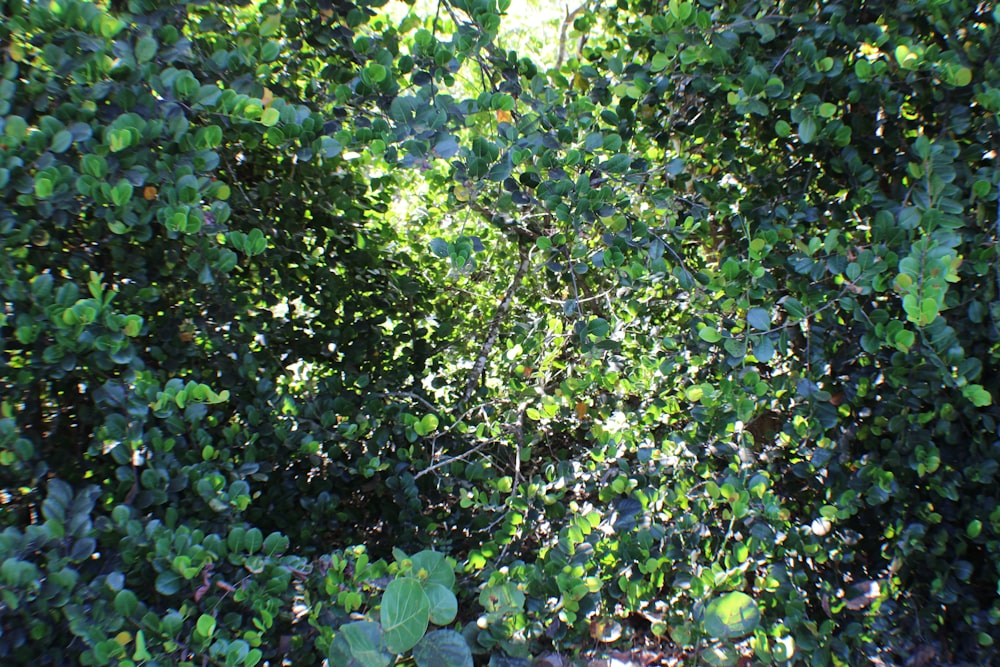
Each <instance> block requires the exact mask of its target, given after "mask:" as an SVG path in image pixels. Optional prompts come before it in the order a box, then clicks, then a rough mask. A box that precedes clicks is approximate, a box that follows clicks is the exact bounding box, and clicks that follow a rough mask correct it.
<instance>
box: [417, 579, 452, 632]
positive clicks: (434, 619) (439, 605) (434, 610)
mask: <svg viewBox="0 0 1000 667" xmlns="http://www.w3.org/2000/svg"><path fill="white" fill-rule="evenodd" d="M424 593H425V594H426V595H427V599H428V600H430V603H431V607H430V616H431V623H433V624H434V625H448V624H449V623H451V622H452V621H454V620H455V616H456V615H457V614H458V600H457V599H456V598H455V594H454V593H452V592H451V591H450V590H448V589H447V588H445V587H444V586H442V585H440V584H429V585H426V586H424Z"/></svg>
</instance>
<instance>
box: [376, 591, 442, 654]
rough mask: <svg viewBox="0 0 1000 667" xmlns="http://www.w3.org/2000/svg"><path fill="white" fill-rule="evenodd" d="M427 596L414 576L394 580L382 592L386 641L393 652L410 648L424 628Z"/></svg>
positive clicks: (426, 616) (428, 604)
mask: <svg viewBox="0 0 1000 667" xmlns="http://www.w3.org/2000/svg"><path fill="white" fill-rule="evenodd" d="M430 607H431V604H430V600H428V599H427V594H426V593H424V589H423V587H422V586H421V585H420V582H419V581H418V580H417V579H414V578H413V577H401V578H399V579H395V580H393V581H392V582H391V583H390V584H389V585H388V586H387V587H386V589H385V594H384V595H383V596H382V611H381V620H382V628H383V630H384V632H385V645H386V648H388V649H389V651H391V652H392V653H403V652H404V651H409V650H410V649H411V648H413V647H414V646H415V645H416V643H417V642H418V641H420V638H421V637H423V636H424V632H426V631H427V624H428V622H429V621H430Z"/></svg>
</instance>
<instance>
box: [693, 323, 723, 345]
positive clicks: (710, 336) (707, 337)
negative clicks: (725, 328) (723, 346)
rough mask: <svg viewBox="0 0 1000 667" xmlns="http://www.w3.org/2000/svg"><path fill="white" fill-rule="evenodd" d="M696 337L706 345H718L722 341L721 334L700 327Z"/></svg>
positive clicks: (708, 328)
mask: <svg viewBox="0 0 1000 667" xmlns="http://www.w3.org/2000/svg"><path fill="white" fill-rule="evenodd" d="M698 337H699V338H701V339H702V340H703V341H705V342H707V343H718V342H719V341H720V340H722V334H721V333H719V332H718V331H717V330H716V329H714V328H712V327H702V328H701V329H699V330H698Z"/></svg>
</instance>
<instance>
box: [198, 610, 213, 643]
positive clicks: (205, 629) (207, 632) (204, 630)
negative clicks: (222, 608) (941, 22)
mask: <svg viewBox="0 0 1000 667" xmlns="http://www.w3.org/2000/svg"><path fill="white" fill-rule="evenodd" d="M196 627H197V629H198V632H199V633H200V634H201V636H202V637H211V636H212V635H213V634H215V617H214V616H209V615H208V614H202V615H201V616H200V617H199V618H198V623H197V624H196Z"/></svg>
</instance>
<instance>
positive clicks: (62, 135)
mask: <svg viewBox="0 0 1000 667" xmlns="http://www.w3.org/2000/svg"><path fill="white" fill-rule="evenodd" d="M72 145H73V135H72V134H71V133H70V132H69V131H68V130H60V131H59V132H56V134H55V135H53V137H52V143H51V145H50V148H51V149H52V152H53V153H65V152H66V150H67V149H68V148H69V147H70V146H72Z"/></svg>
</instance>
